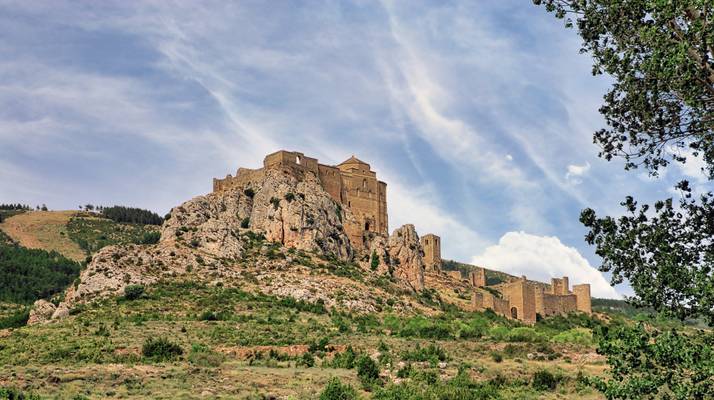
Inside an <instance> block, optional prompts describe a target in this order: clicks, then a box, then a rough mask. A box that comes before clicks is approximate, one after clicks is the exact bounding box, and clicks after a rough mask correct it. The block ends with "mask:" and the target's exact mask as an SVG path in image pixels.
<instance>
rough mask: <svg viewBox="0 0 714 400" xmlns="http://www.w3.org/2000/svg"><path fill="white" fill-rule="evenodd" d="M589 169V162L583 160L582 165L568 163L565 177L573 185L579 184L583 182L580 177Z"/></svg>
mask: <svg viewBox="0 0 714 400" xmlns="http://www.w3.org/2000/svg"><path fill="white" fill-rule="evenodd" d="M589 171H590V163H589V162H587V161H586V162H585V164H583V165H577V164H570V165H568V168H567V172H566V173H565V179H566V180H567V181H568V182H570V183H572V184H573V185H579V184H581V183H582V182H583V180H582V179H581V178H582V177H583V176H585V175H587V173H588V172H589Z"/></svg>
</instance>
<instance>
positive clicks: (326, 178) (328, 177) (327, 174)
mask: <svg viewBox="0 0 714 400" xmlns="http://www.w3.org/2000/svg"><path fill="white" fill-rule="evenodd" d="M317 169H318V177H319V178H320V182H321V183H322V187H323V188H325V191H326V192H327V193H329V194H330V196H332V198H333V199H334V200H335V201H336V202H338V203H339V204H342V202H343V199H342V175H341V174H340V170H339V169H337V168H336V167H331V166H328V165H322V164H318V165H317Z"/></svg>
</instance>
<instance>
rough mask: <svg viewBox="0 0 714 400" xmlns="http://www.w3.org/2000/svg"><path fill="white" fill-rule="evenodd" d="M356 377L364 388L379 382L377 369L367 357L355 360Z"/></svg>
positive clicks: (375, 364)
mask: <svg viewBox="0 0 714 400" xmlns="http://www.w3.org/2000/svg"><path fill="white" fill-rule="evenodd" d="M357 377H358V378H359V380H360V381H361V382H362V384H363V385H365V386H366V387H369V386H371V385H372V384H374V383H375V382H377V380H379V367H378V366H377V363H375V362H374V360H372V359H371V358H370V357H369V356H368V355H363V356H361V357H360V358H358V359H357Z"/></svg>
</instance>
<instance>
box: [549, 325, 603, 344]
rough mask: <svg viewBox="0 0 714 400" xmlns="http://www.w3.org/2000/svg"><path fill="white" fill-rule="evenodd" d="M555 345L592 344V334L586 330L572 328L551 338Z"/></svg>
mask: <svg viewBox="0 0 714 400" xmlns="http://www.w3.org/2000/svg"><path fill="white" fill-rule="evenodd" d="M550 340H551V341H553V342H555V343H573V344H579V345H582V346H590V345H592V344H593V333H592V332H591V331H590V329H587V328H573V329H570V330H567V331H565V332H560V333H559V334H557V335H555V336H553V338H551V339H550Z"/></svg>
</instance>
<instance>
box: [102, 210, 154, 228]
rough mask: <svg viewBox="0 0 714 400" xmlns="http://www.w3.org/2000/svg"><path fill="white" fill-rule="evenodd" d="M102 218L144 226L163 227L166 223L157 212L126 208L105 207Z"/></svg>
mask: <svg viewBox="0 0 714 400" xmlns="http://www.w3.org/2000/svg"><path fill="white" fill-rule="evenodd" d="M102 216H104V217H105V218H109V219H111V220H113V221H116V222H127V223H132V224H144V225H161V223H162V222H163V221H164V220H163V218H161V217H160V216H159V215H158V214H156V213H155V212H152V211H149V210H143V209H141V208H133V207H124V206H113V207H104V208H103V209H102Z"/></svg>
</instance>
